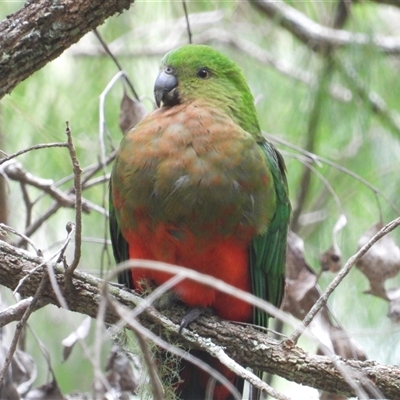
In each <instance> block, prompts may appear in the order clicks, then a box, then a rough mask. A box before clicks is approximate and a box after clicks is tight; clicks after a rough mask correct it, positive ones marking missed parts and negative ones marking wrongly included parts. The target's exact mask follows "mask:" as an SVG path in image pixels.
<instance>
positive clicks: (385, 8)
mask: <svg viewBox="0 0 400 400" xmlns="http://www.w3.org/2000/svg"><path fill="white" fill-rule="evenodd" d="M287 4H290V5H292V6H293V7H295V8H296V9H298V10H300V11H302V12H303V13H304V14H306V15H307V16H308V17H309V18H311V19H312V20H314V21H317V22H319V23H321V24H324V25H328V26H329V25H332V23H333V17H334V15H335V12H336V10H337V7H338V3H337V2H336V1H319V2H297V1H287ZM22 5H23V2H0V19H3V18H5V16H6V15H7V14H9V13H11V12H13V11H16V10H17V9H19V8H20V7H22ZM188 9H189V13H190V14H191V29H192V34H193V42H194V43H199V42H206V43H208V44H211V45H213V46H214V47H216V48H218V49H219V50H221V51H223V52H224V53H226V54H227V55H229V56H230V57H231V58H232V59H234V60H235V61H236V62H237V63H238V64H239V65H240V66H241V67H242V69H243V70H244V73H245V76H246V78H247V79H248V82H249V85H250V87H251V89H252V92H253V94H254V96H255V98H256V103H257V110H258V112H259V118H260V123H261V126H262V128H263V130H264V131H265V132H267V133H268V134H272V135H274V136H275V137H277V138H279V139H282V140H285V141H286V142H288V143H290V144H292V145H295V146H298V147H300V148H305V147H307V146H308V148H309V149H311V151H312V152H314V153H316V154H317V155H319V156H321V157H324V158H326V159H329V160H331V161H333V162H335V163H337V164H339V165H340V166H342V167H345V168H347V169H348V170H350V171H352V172H353V173H355V174H357V175H359V176H360V177H362V178H363V179H364V180H366V181H368V182H369V183H370V184H371V185H373V186H374V187H375V188H377V190H378V191H379V193H378V194H377V195H375V194H374V192H373V191H371V190H370V189H369V188H368V187H367V186H366V185H365V184H363V183H362V182H360V181H359V180H357V179H355V178H354V177H351V176H348V175H347V174H345V173H343V171H340V170H338V169H335V168H333V167H331V166H328V165H326V164H325V163H322V164H321V165H317V164H314V165H313V167H314V168H316V169H317V170H318V172H319V173H320V174H322V175H323V177H325V179H326V180H327V181H328V182H329V184H330V185H331V186H332V188H333V189H334V191H335V192H336V194H337V197H338V198H339V200H340V207H338V204H337V203H336V202H335V201H334V198H333V196H332V195H331V193H329V191H328V190H327V187H326V185H325V184H324V182H323V181H321V179H319V178H318V177H317V176H316V175H314V174H312V176H311V183H310V187H309V189H308V191H307V195H306V197H305V201H304V204H303V206H302V209H301V215H300V219H299V225H298V227H297V233H298V234H299V235H300V236H301V237H302V238H303V239H304V241H305V246H306V255H307V259H308V261H309V263H310V264H311V265H312V267H313V268H314V269H315V270H316V271H319V270H320V268H321V267H320V264H319V256H320V255H321V253H322V252H323V251H325V250H326V249H328V248H329V247H330V246H331V245H332V230H333V227H334V225H335V223H336V221H337V220H338V218H339V216H340V213H341V209H342V210H343V212H344V214H345V215H346V217H347V221H348V223H347V225H346V227H345V228H344V229H343V230H342V231H341V232H340V233H339V235H338V244H339V246H340V249H341V251H342V254H343V259H344V260H346V259H347V258H348V257H349V256H350V255H352V254H353V253H354V252H355V251H356V249H357V242H358V240H359V238H360V236H361V235H362V234H363V232H365V231H366V230H367V229H368V228H369V227H370V226H371V225H373V224H374V223H375V222H377V221H378V220H379V219H380V214H381V215H382V218H383V221H385V222H388V221H389V220H391V219H393V218H395V217H396V216H398V215H399V212H398V210H399V209H400V197H399V195H398V193H399V190H400V184H399V171H400V157H399V155H400V118H399V115H398V112H399V110H400V96H399V93H400V92H399V90H400V89H399V79H398V77H399V73H400V63H399V58H398V55H397V56H395V55H393V56H390V55H387V54H384V53H382V52H381V51H379V50H378V49H377V48H376V47H375V46H373V45H371V46H363V47H361V46H356V45H353V46H347V47H346V48H340V49H336V50H335V57H337V59H339V60H340V63H339V65H342V66H345V67H346V68H348V69H349V70H351V71H353V72H354V74H355V76H356V77H357V78H356V79H353V78H354V76H353V78H351V79H349V78H348V77H346V74H344V73H343V71H342V70H341V69H340V68H338V64H335V65H334V66H333V70H331V73H328V74H327V70H329V68H330V67H329V63H330V61H329V57H327V56H322V55H321V54H316V53H315V52H313V51H311V50H310V48H308V47H307V46H306V45H304V44H303V43H301V42H299V40H297V39H296V38H295V37H294V36H293V35H292V34H291V33H288V32H287V31H286V30H284V29H283V28H281V27H279V25H278V21H277V20H271V19H268V18H267V17H266V16H264V15H262V14H261V13H260V11H259V10H257V9H255V8H254V7H253V6H252V5H251V4H250V3H248V2H243V1H206V0H204V1H193V2H191V1H190V2H188ZM399 17H400V11H399V9H398V8H396V7H393V6H390V5H381V4H377V3H373V2H366V1H365V2H359V3H358V2H357V3H355V4H353V5H352V6H351V15H350V16H349V18H348V19H347V20H346V22H345V25H344V28H345V29H346V30H349V31H354V32H364V33H367V34H371V35H372V34H376V33H381V34H384V35H387V36H397V37H399V35H400V28H399V24H398V20H399ZM99 32H100V33H101V35H102V36H103V38H104V39H105V41H106V42H107V43H108V44H109V46H110V48H111V50H112V51H113V52H114V54H116V55H117V57H118V59H119V61H120V62H121V64H122V65H123V68H124V69H125V70H126V72H127V74H128V75H129V77H130V78H131V80H132V81H133V82H134V86H135V89H136V91H137V92H138V93H139V94H140V96H141V98H143V99H144V100H143V101H144V104H145V106H146V107H147V108H148V110H151V109H152V107H153V100H152V87H153V82H154V79H155V77H156V75H157V71H158V65H159V61H160V59H161V57H162V55H163V54H165V52H167V51H168V50H170V49H171V48H173V47H176V46H177V45H180V44H183V43H187V40H188V39H187V32H186V23H185V18H184V13H183V8H182V4H181V3H180V2H173V1H159V2H145V1H137V2H136V3H135V4H134V5H133V6H132V7H131V9H130V10H129V11H128V12H125V13H124V14H122V15H120V16H118V17H113V18H111V19H109V20H108V21H107V22H106V23H105V24H104V25H103V26H102V27H100V28H99ZM249 44H251V47H250V45H249ZM266 52H268V54H269V56H270V57H271V60H272V61H275V62H276V63H280V65H281V66H284V67H287V68H288V70H289V71H290V72H289V73H287V74H283V73H282V72H281V71H279V70H278V69H277V68H276V67H274V66H273V65H272V63H271V62H269V63H268V62H265V60H264V62H261V61H260V59H261V58H262V57H264V58H265V54H266ZM116 72H117V69H116V67H115V65H114V63H113V62H112V60H111V59H110V58H109V57H107V56H106V55H105V54H104V53H103V51H102V49H101V46H100V45H99V43H98V41H97V39H96V38H95V36H94V35H93V34H89V35H87V36H85V37H84V38H83V39H82V40H81V41H80V42H79V43H78V44H77V45H75V46H73V47H72V48H70V49H69V50H68V51H66V52H65V53H64V54H63V55H62V56H60V57H59V58H58V59H57V60H55V61H54V62H52V63H50V64H48V65H47V66H46V67H44V68H43V69H41V70H40V71H38V72H36V73H35V74H34V75H33V76H32V77H30V78H29V79H27V80H26V81H24V82H23V83H21V84H20V85H19V86H18V87H17V88H16V89H15V90H14V91H13V92H12V93H11V94H10V95H8V96H6V97H5V98H4V99H3V101H2V102H1V104H0V118H1V119H0V132H1V141H2V142H1V144H0V148H1V149H2V150H4V151H5V152H7V153H13V152H15V151H18V150H21V149H23V148H26V147H29V146H31V145H34V144H37V143H47V142H53V141H65V140H66V137H65V121H69V122H70V125H71V128H72V132H73V137H74V142H75V146H76V148H77V152H78V157H79V160H80V162H81V165H82V166H83V167H84V166H87V165H89V164H92V163H96V162H98V160H99V156H100V154H101V147H100V141H99V133H98V132H99V95H100V94H101V92H102V91H103V90H104V88H105V86H106V85H107V84H108V82H109V81H110V79H111V78H112V77H113V76H114V75H115V73H116ZM298 75H301V76H303V77H304V76H306V77H307V79H308V80H309V81H312V82H313V83H312V84H310V83H304V82H302V81H300V80H299V79H297V78H296V76H298ZM357 82H362V83H363V85H364V87H365V90H366V92H367V93H375V94H377V95H379V96H380V98H381V99H382V100H383V101H384V102H385V103H386V106H387V109H388V110H389V111H388V113H390V114H391V115H393V120H394V121H395V123H394V124H392V125H390V124H388V123H387V122H385V121H384V119H385V118H382V116H380V115H379V114H378V113H377V112H376V110H374V108H373V107H372V106H371V102H370V101H369V100H368V98H367V97H366V96H364V95H361V96H360V95H359V94H358V93H357V90H355V85H356V84H357ZM332 85H333V86H334V87H336V89H338V90H337V93H339V96H338V95H336V96H332V93H331V91H330V89H332ZM121 97H122V84H121V83H119V84H117V85H116V86H115V87H114V88H113V89H112V90H111V92H110V93H109V95H108V96H107V99H106V103H105V115H106V123H107V127H108V132H109V137H108V138H107V140H106V145H107V147H108V148H109V149H110V148H113V147H116V146H117V145H118V142H119V140H120V138H121V132H120V130H119V128H118V115H119V105H120V101H121ZM315 115H318V118H315ZM311 132H312V133H313V134H311ZM277 146H278V148H279V149H280V150H281V151H282V152H283V153H284V156H285V159H286V162H287V168H288V176H289V186H290V193H291V199H292V202H293V205H294V207H296V205H297V199H298V195H299V192H300V189H301V186H302V180H301V179H302V175H303V173H304V168H305V167H304V164H303V163H301V162H300V161H299V160H298V157H297V156H298V155H299V154H300V153H299V152H297V151H295V150H293V149H292V148H291V147H288V146H285V145H283V144H277ZM18 160H19V161H20V162H21V163H22V164H23V166H24V167H25V168H26V169H27V170H29V172H31V173H32V174H34V175H37V176H40V177H43V178H46V179H52V180H54V181H55V182H57V181H59V180H60V179H62V178H63V177H65V176H67V175H70V174H71V161H70V158H69V156H68V153H67V150H66V149H48V150H41V151H36V152H31V153H29V154H27V155H24V156H21V157H19V158H18ZM69 185H71V181H69V182H68V184H67V185H65V184H64V185H63V186H61V188H65V187H68V186H69ZM29 193H30V196H31V199H34V198H36V197H37V196H39V195H40V191H38V190H32V189H31V188H30V189H29ZM106 193H107V185H104V186H97V187H95V188H93V189H91V190H89V191H87V192H85V198H87V199H89V200H90V201H92V202H94V203H97V204H103V205H104V206H105V205H106ZM381 193H382V194H384V196H385V197H386V198H387V199H388V200H390V202H391V203H392V205H390V204H389V202H388V201H386V200H385V199H384V198H383V196H382V195H381ZM7 194H8V211H9V212H8V220H7V223H8V224H9V225H11V226H13V227H14V228H16V229H18V230H20V231H23V230H24V226H25V219H26V216H25V215H24V213H25V211H24V210H25V207H24V203H23V200H22V196H21V191H20V187H19V184H18V183H17V182H13V181H9V182H7ZM50 204H51V199H49V198H48V197H43V198H42V199H40V202H39V203H38V204H37V205H36V206H35V207H34V215H33V219H35V217H37V216H38V215H40V214H41V212H43V210H45V209H46V208H47V207H48V206H49V205H50ZM73 218H74V217H73V210H65V209H64V210H61V211H59V212H58V213H57V214H56V216H54V217H52V218H51V219H50V220H49V221H47V222H46V223H45V224H44V225H43V226H42V227H41V229H40V230H39V231H38V232H37V233H35V235H33V240H34V241H35V242H36V243H37V244H38V246H39V247H41V248H42V249H43V250H44V251H46V252H48V254H51V252H54V251H55V249H56V248H57V246H60V242H61V241H63V240H64V239H65V236H66V232H65V228H64V227H65V225H66V223H67V222H68V221H70V220H73ZM83 223H84V228H83V235H84V237H85V238H86V240H85V243H84V246H83V256H82V260H83V261H82V262H81V265H80V268H81V269H82V270H84V271H88V272H90V273H93V274H96V275H100V274H102V273H104V272H105V271H106V270H108V269H110V268H113V260H112V257H111V256H110V249H109V248H108V249H107V253H105V252H104V246H103V241H104V238H105V237H107V233H106V220H105V217H104V215H100V214H98V213H96V212H91V213H90V214H89V215H86V214H85V215H84V220H83ZM393 236H394V238H395V240H396V241H397V242H399V239H400V236H399V232H394V234H393ZM332 277H333V275H332V274H331V273H326V274H324V275H322V276H321V278H320V280H319V283H320V285H321V287H322V288H324V287H325V286H326V285H327V284H328V283H329V282H330V280H331V279H332ZM388 286H399V279H398V277H397V278H395V280H394V281H393V282H390V283H389V285H388ZM367 288H368V282H367V279H366V278H365V277H364V275H362V274H361V272H360V271H358V270H356V269H354V270H353V271H352V272H351V273H350V275H349V276H348V277H347V278H346V279H345V281H344V282H343V283H342V284H341V285H340V286H339V287H338V289H337V290H336V291H335V293H334V294H333V296H332V298H331V300H330V306H331V307H332V309H333V311H334V314H335V315H336V316H337V318H338V320H339V321H340V322H341V323H342V324H343V325H344V327H345V328H346V330H347V331H348V332H349V333H350V334H351V335H352V336H353V337H354V338H355V339H356V340H357V341H358V343H359V344H360V345H361V346H362V347H363V349H364V350H365V351H366V353H367V354H368V356H369V358H371V359H374V360H377V361H379V362H382V363H388V364H398V363H399V362H400V359H399V354H400V348H399V346H400V345H399V341H398V335H399V327H398V326H397V325H393V324H392V323H391V322H390V321H389V319H388V318H386V316H385V315H386V313H387V303H386V302H384V301H382V300H381V299H379V298H377V297H374V296H368V295H365V294H363V291H364V290H366V289H367ZM1 293H2V295H3V297H5V299H3V301H4V302H7V301H9V300H7V299H9V298H10V294H9V293H8V292H5V291H4V290H3V289H2V292H1ZM82 319H83V316H78V315H76V316H72V315H70V314H69V313H66V312H63V311H62V310H60V309H55V308H49V307H47V308H45V309H42V310H40V311H39V312H36V313H35V314H34V315H33V316H32V317H31V319H30V325H31V326H32V329H34V330H35V332H36V334H37V335H38V336H39V337H40V339H41V340H42V341H43V342H44V343H45V345H46V347H47V349H48V352H49V353H50V354H51V358H52V365H53V368H54V370H55V373H56V376H57V379H58V383H59V385H60V387H61V389H62V391H63V392H65V393H68V392H71V391H72V390H83V391H89V390H90V384H91V382H92V372H91V368H90V363H89V361H88V356H87V355H85V354H83V353H82V352H80V351H74V352H73V353H72V356H71V358H70V359H69V360H68V361H67V362H65V363H62V362H61V344H60V342H61V339H62V338H64V337H65V336H67V335H68V334H69V332H71V331H72V330H74V329H75V328H76V326H77V325H78V323H79V321H81V320H82ZM9 333H10V332H9ZM87 343H88V345H89V347H90V337H89V338H88V339H87ZM304 345H305V346H306V347H308V348H310V349H313V344H312V343H304ZM108 346H109V344H108V345H107V346H105V349H104V353H105V355H106V354H107V352H108ZM27 352H28V353H29V354H32V355H33V357H34V358H35V360H36V362H37V363H38V364H39V365H40V364H41V362H40V359H41V357H43V356H42V355H41V354H40V352H39V350H38V346H37V344H36V342H35V341H34V340H33V338H32V336H31V335H30V333H29V332H28V338H27ZM46 379H47V370H46V368H45V366H44V363H43V368H41V372H40V375H39V378H38V383H43V382H44V381H45V380H46ZM282 385H283V387H284V388H285V389H283V391H286V392H287V393H290V391H291V390H298V389H291V388H290V386H289V385H287V384H286V383H282V384H281V385H280V386H282ZM278 389H282V387H278ZM297 393H298V392H297Z"/></svg>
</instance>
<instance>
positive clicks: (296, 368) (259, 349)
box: [0, 241, 400, 398]
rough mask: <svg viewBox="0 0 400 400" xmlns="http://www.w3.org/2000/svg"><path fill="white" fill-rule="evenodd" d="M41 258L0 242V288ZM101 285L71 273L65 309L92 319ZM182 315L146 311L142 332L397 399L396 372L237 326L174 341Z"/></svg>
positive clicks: (208, 321) (112, 317)
mask: <svg viewBox="0 0 400 400" xmlns="http://www.w3.org/2000/svg"><path fill="white" fill-rule="evenodd" d="M43 261H44V260H43V258H41V257H37V256H34V255H31V254H29V253H28V252H26V251H23V250H19V249H17V248H15V247H13V246H11V245H9V244H7V243H5V242H2V241H0V282H1V283H2V285H4V286H7V287H9V288H10V289H14V288H15V287H16V286H17V285H18V282H19V281H20V280H21V279H22V278H23V277H24V276H26V275H28V274H29V273H30V272H31V271H32V270H33V269H34V268H35V267H37V266H38V265H39V264H41V263H43ZM55 274H56V278H57V281H58V284H59V285H60V287H61V288H64V269H63V267H62V266H59V267H56V268H55ZM42 275H43V269H40V268H37V269H36V271H34V272H31V273H30V275H29V277H28V278H27V279H26V280H25V281H24V284H23V285H22V286H21V287H20V289H19V292H20V293H21V294H22V295H24V296H33V295H34V294H35V292H36V290H37V288H38V286H39V284H40V282H41V279H42ZM103 284H104V281H103V280H101V279H98V278H95V277H93V276H91V275H89V274H85V273H82V272H78V271H75V273H74V276H73V285H74V287H75V289H76V290H75V291H74V293H73V294H68V293H65V299H66V302H67V304H68V307H69V308H70V310H72V311H77V312H79V313H82V314H86V315H90V316H91V317H93V318H96V316H97V310H98V307H99V304H100V302H101V301H102V296H101V287H102V285H103ZM108 289H109V292H110V294H111V295H112V297H113V298H115V299H116V300H117V301H118V302H120V303H121V304H123V305H125V306H128V307H130V308H132V307H135V306H138V305H140V304H141V303H142V302H143V299H141V298H140V297H138V296H136V295H134V294H132V293H130V292H128V291H126V290H123V289H119V288H118V287H116V286H114V285H109V288H108ZM42 300H43V301H46V302H47V301H48V302H49V303H52V304H55V305H58V301H57V298H56V296H55V294H54V293H53V291H52V290H48V291H46V293H44V295H43V299H42ZM183 314H184V310H182V309H180V308H175V307H173V308H171V309H169V310H167V311H165V312H164V313H163V314H161V313H159V312H158V311H157V310H156V309H154V308H153V307H148V308H146V310H145V311H144V313H143V314H142V316H141V322H142V324H143V325H144V326H146V327H148V328H151V329H152V330H153V331H156V332H157V333H158V334H160V335H162V336H163V337H164V338H165V339H167V340H169V341H171V340H173V341H176V342H181V343H183V344H184V345H186V346H191V347H193V348H198V349H203V350H204V349H205V348H206V347H207V346H212V345H216V346H221V347H223V348H224V349H225V352H226V354H227V355H228V356H230V357H232V358H233V359H234V360H235V361H236V362H238V363H239V364H241V365H243V366H247V367H251V368H255V369H260V370H263V371H266V372H270V373H274V374H277V375H280V376H282V377H284V378H286V379H288V380H292V381H295V382H299V383H302V384H305V385H309V386H312V387H315V388H317V389H322V390H325V391H331V392H332V390H334V391H335V393H340V394H344V395H347V396H351V395H354V393H353V391H352V389H351V388H350V386H349V385H348V383H346V380H345V379H344V378H343V376H342V375H341V373H340V371H339V369H338V368H337V367H336V365H340V367H343V368H345V370H346V372H347V379H348V378H349V377H352V378H353V379H354V380H355V381H356V382H357V383H360V385H362V383H361V381H362V378H365V377H366V378H367V379H368V380H369V382H370V383H373V384H375V385H376V387H377V388H378V389H379V390H380V391H381V392H382V393H383V394H384V396H385V397H387V398H400V368H398V367H397V366H387V365H382V364H378V363H376V362H374V361H356V360H346V359H343V358H340V357H337V358H335V360H332V359H331V358H329V357H324V356H315V355H311V354H307V353H306V352H304V351H303V350H302V349H300V348H299V347H296V346H284V345H281V344H280V343H279V342H277V341H275V340H273V339H271V338H269V337H267V336H266V335H265V334H262V333H260V332H258V331H257V330H255V329H254V328H252V327H249V326H248V327H243V326H238V325H235V324H233V323H229V322H227V321H222V320H220V319H219V318H217V317H213V316H208V317H201V318H199V320H198V321H197V322H196V323H193V324H192V330H193V331H194V332H196V333H195V334H194V333H193V332H192V331H191V330H185V332H184V334H183V335H178V329H179V321H180V320H181V318H182V316H183ZM118 320H119V317H118V316H117V315H116V314H115V312H113V311H112V310H111V309H109V308H108V309H107V310H106V312H105V321H106V322H107V323H117V322H118Z"/></svg>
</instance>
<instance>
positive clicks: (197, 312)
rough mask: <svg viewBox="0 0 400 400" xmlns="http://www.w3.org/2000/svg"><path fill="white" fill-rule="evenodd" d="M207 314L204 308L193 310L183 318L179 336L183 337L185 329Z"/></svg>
mask: <svg viewBox="0 0 400 400" xmlns="http://www.w3.org/2000/svg"><path fill="white" fill-rule="evenodd" d="M205 312H206V309H205V308H204V307H194V308H191V309H190V310H189V311H188V312H187V313H186V314H185V315H184V316H183V318H182V321H181V324H180V326H179V334H180V335H181V334H182V330H183V329H184V328H187V327H188V326H189V325H190V324H191V323H192V322H193V321H196V319H197V318H199V317H200V315H201V314H204V313H205Z"/></svg>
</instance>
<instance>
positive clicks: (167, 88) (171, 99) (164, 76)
mask: <svg viewBox="0 0 400 400" xmlns="http://www.w3.org/2000/svg"><path fill="white" fill-rule="evenodd" d="M154 98H155V100H156V104H157V107H160V105H161V104H162V105H164V106H168V107H172V106H174V105H176V104H179V91H178V79H176V76H175V75H174V73H173V70H172V68H170V67H166V68H165V69H163V70H162V71H161V72H160V74H159V75H158V77H157V79H156V82H155V84H154Z"/></svg>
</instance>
